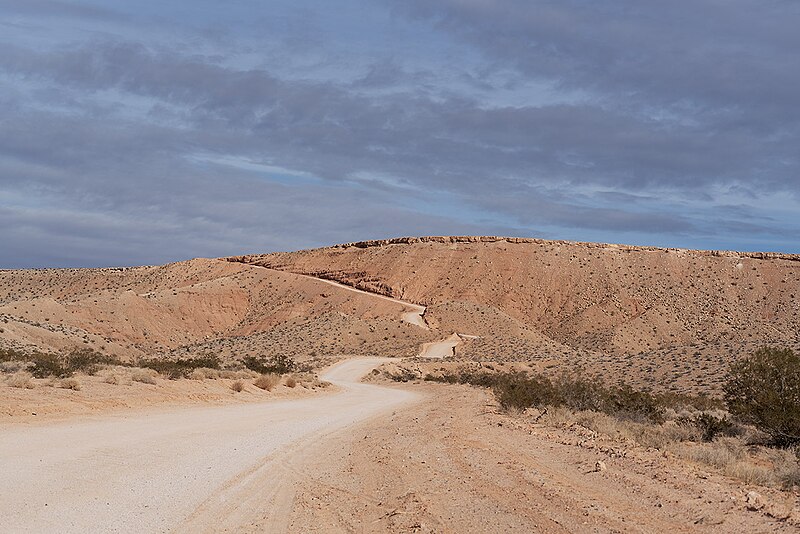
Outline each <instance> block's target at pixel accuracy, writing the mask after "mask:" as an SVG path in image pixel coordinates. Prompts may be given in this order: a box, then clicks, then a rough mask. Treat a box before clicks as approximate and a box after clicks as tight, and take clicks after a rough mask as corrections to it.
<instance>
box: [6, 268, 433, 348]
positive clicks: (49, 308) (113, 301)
mask: <svg viewBox="0 0 800 534" xmlns="http://www.w3.org/2000/svg"><path fill="white" fill-rule="evenodd" d="M0 284H1V286H0V287H2V288H3V294H2V300H3V301H4V303H3V304H2V305H0V321H5V322H4V323H1V324H2V326H0V328H2V331H0V343H4V344H5V345H11V346H13V347H16V348H26V347H27V348H38V349H40V350H63V349H65V348H69V347H71V346H76V345H77V346H89V347H92V348H95V349H98V350H102V351H105V352H109V353H113V354H117V355H121V356H127V357H135V356H142V355H154V354H158V353H165V352H169V351H176V350H180V349H181V348H184V349H185V350H183V351H182V352H183V353H187V352H188V353H191V351H190V350H188V349H189V348H192V349H198V350H200V349H201V348H203V347H204V348H215V346H214V343H215V342H217V344H219V343H218V342H219V341H220V340H228V339H234V340H236V341H237V342H241V341H242V340H248V341H249V343H248V344H249V347H250V349H251V350H250V352H253V353H254V354H253V355H263V353H264V352H269V351H270V350H272V349H278V348H280V347H276V346H273V345H274V344H272V345H271V342H272V341H273V339H272V338H275V337H276V336H269V335H267V336H265V335H264V334H265V333H269V332H270V331H271V330H273V329H275V328H276V327H279V326H284V327H285V325H291V324H295V323H296V322H298V321H314V320H315V319H319V318H321V317H328V316H331V314H338V315H336V316H337V317H338V318H339V322H340V323H341V322H345V323H348V322H352V323H353V324H356V323H359V322H363V321H367V322H370V321H372V322H376V321H377V322H378V323H380V321H381V320H383V321H385V322H390V323H391V324H392V325H393V326H395V325H396V323H398V322H399V320H398V319H399V317H400V316H401V315H402V314H403V313H404V312H406V311H407V310H408V308H407V306H404V305H403V304H402V303H397V302H392V301H390V300H385V299H378V298H375V297H373V296H371V295H365V294H360V293H356V292H353V291H351V290H349V289H345V288H341V287H336V286H332V285H331V284H328V283H326V282H324V281H320V280H316V279H311V278H307V277H302V276H297V275H294V274H291V273H284V272H278V271H274V270H270V269H264V268H261V267H254V266H248V265H244V264H235V263H230V262H226V261H221V260H207V259H197V260H191V261H187V262H181V263H176V264H170V265H166V266H161V267H142V268H135V269H125V270H109V269H82V270H74V269H72V270H63V271H61V270H45V271H2V272H0ZM12 299H14V300H12ZM376 328H377V326H373V328H372V329H371V331H370V329H367V332H365V334H367V335H365V336H364V337H362V338H360V339H353V340H351V341H352V343H351V344H350V345H348V344H347V343H341V342H340V343H339V345H340V348H341V349H342V350H343V351H344V352H345V353H347V352H354V351H348V350H346V349H348V348H350V346H352V348H358V347H360V346H361V345H362V344H363V343H362V340H364V339H367V338H369V337H370V336H369V334H372V333H375V330H376ZM284 329H285V328H284ZM417 330H420V332H418V331H417ZM421 330H422V329H419V328H411V329H404V330H403V334H404V336H405V337H408V338H414V336H416V335H417V334H418V333H422V332H421ZM304 334H305V336H306V338H307V340H308V341H310V346H312V347H313V346H320V347H321V346H324V345H325V342H326V340H325V339H324V335H326V334H325V333H324V332H322V330H321V329H317V331H310V332H305V333H304ZM328 334H331V335H336V332H328ZM381 334H382V335H381V336H380V337H378V336H377V334H375V336H373V337H375V338H376V339H380V340H382V339H383V337H386V336H384V335H383V333H381ZM393 334H394V336H395V339H396V336H397V332H393ZM359 335H360V334H359ZM277 337H280V336H279V335H278V336H277ZM426 339H427V338H426ZM338 341H341V340H338ZM421 341H422V340H420V342H421ZM259 342H260V343H259ZM311 350H313V348H312V349H309V351H311ZM233 355H234V356H235V355H238V353H237V354H233Z"/></svg>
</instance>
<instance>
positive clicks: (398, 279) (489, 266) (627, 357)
mask: <svg viewBox="0 0 800 534" xmlns="http://www.w3.org/2000/svg"><path fill="white" fill-rule="evenodd" d="M230 260H231V261H234V262H237V263H245V264H250V265H261V266H265V267H269V268H271V269H279V270H284V271H288V272H294V273H303V274H309V275H313V276H317V277H321V278H328V279H332V280H337V281H340V282H342V283H345V284H348V285H351V286H353V287H358V288H362V289H366V290H370V291H375V292H378V293H381V294H386V295H391V296H394V297H397V298H402V299H406V300H409V301H412V302H417V303H420V304H425V305H428V306H429V307H428V312H427V313H426V318H427V319H428V321H429V323H430V324H432V325H436V326H438V327H439V328H440V329H441V330H443V331H458V332H462V333H467V334H473V335H478V336H480V339H479V340H476V341H474V342H471V343H467V344H464V345H463V346H462V347H461V348H460V350H459V356H460V357H462V358H465V359H479V360H480V359H484V360H491V359H501V360H529V361H540V362H550V360H552V358H553V357H554V356H557V357H558V359H560V360H561V361H569V362H571V363H576V362H577V363H579V364H580V365H583V366H585V367H588V368H589V369H590V370H593V371H598V372H605V373H612V372H614V373H618V372H624V373H626V374H627V375H628V376H630V375H633V376H634V378H637V379H641V380H643V381H645V382H648V383H651V384H657V383H660V384H666V385H670V384H671V385H672V386H673V387H674V388H676V389H684V388H686V387H689V386H709V385H710V386H713V385H714V383H715V380H717V379H718V378H719V375H720V371H721V370H722V369H723V368H724V367H725V364H727V362H728V361H729V360H730V359H731V358H733V357H735V356H736V355H737V354H740V353H742V352H746V351H748V350H751V349H752V348H753V347H755V346H758V345H761V344H783V345H789V346H798V341H799V339H798V335H799V334H798V333H799V332H800V304H798V299H797V297H798V296H800V257H798V256H794V255H784V254H769V253H736V252H718V251H691V250H680V249H658V248H645V247H631V246H624V245H605V244H593V243H573V242H564V241H545V240H535V239H520V238H498V237H429V238H401V239H393V240H384V241H371V242H362V243H350V244H345V245H339V246H335V247H328V248H322V249H315V250H308V251H300V252H292V253H279V254H268V255H254V256H242V257H237V258H230Z"/></svg>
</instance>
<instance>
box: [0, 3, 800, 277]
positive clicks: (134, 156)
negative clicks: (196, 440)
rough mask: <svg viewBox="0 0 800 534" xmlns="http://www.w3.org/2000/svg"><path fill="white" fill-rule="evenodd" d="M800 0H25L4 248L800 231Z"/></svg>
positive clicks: (103, 257)
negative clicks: (479, 236)
mask: <svg viewBox="0 0 800 534" xmlns="http://www.w3.org/2000/svg"><path fill="white" fill-rule="evenodd" d="M797 28H800V3H798V2H796V1H794V0H759V1H755V0H672V1H670V2H661V1H659V2H650V1H642V0H635V1H634V0H619V1H615V2H596V1H586V0H558V1H553V0H551V1H540V0H492V1H489V0H402V1H394V0H338V1H337V2H329V1H321V0H317V1H312V0H270V1H263V0H230V1H227V2H219V1H210V0H191V1H190V0H158V1H154V0H139V1H137V2H130V1H122V0H103V1H101V0H0V268H29V267H30V268H34V267H35V268H38V267H95V266H118V265H139V264H160V263H165V262H169V261H177V260H183V259H189V258H193V257H219V256H226V255H235V254H246V253H260V252H271V251H279V250H298V249H303V248H310V247H317V246H325V245H330V244H335V243H342V242H349V241H358V240H365V239H382V238H388V237H398V236H407V235H508V236H522V237H540V238H546V239H566V240H574V241H599V242H612V243H628V244H638V245H652V246H664V247H680V248H702V249H732V250H759V251H778V252H791V253H800V105H798V99H799V98H800V32H799V31H797Z"/></svg>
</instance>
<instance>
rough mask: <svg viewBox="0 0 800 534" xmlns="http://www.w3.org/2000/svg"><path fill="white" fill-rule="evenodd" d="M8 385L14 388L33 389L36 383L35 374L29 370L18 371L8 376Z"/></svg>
mask: <svg viewBox="0 0 800 534" xmlns="http://www.w3.org/2000/svg"><path fill="white" fill-rule="evenodd" d="M8 385H9V386H11V387H12V388H20V389H33V388H35V387H36V384H34V382H33V375H32V374H30V373H29V372H28V371H17V372H16V373H14V374H13V375H11V376H10V377H9V378H8Z"/></svg>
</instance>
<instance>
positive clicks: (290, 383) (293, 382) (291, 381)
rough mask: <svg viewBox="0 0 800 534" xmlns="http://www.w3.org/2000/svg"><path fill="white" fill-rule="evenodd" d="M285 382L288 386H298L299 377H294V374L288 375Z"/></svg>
mask: <svg viewBox="0 0 800 534" xmlns="http://www.w3.org/2000/svg"><path fill="white" fill-rule="evenodd" d="M284 383H285V384H286V387H288V388H293V387H297V379H296V378H295V377H293V376H289V377H287V378H286V382H284Z"/></svg>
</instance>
